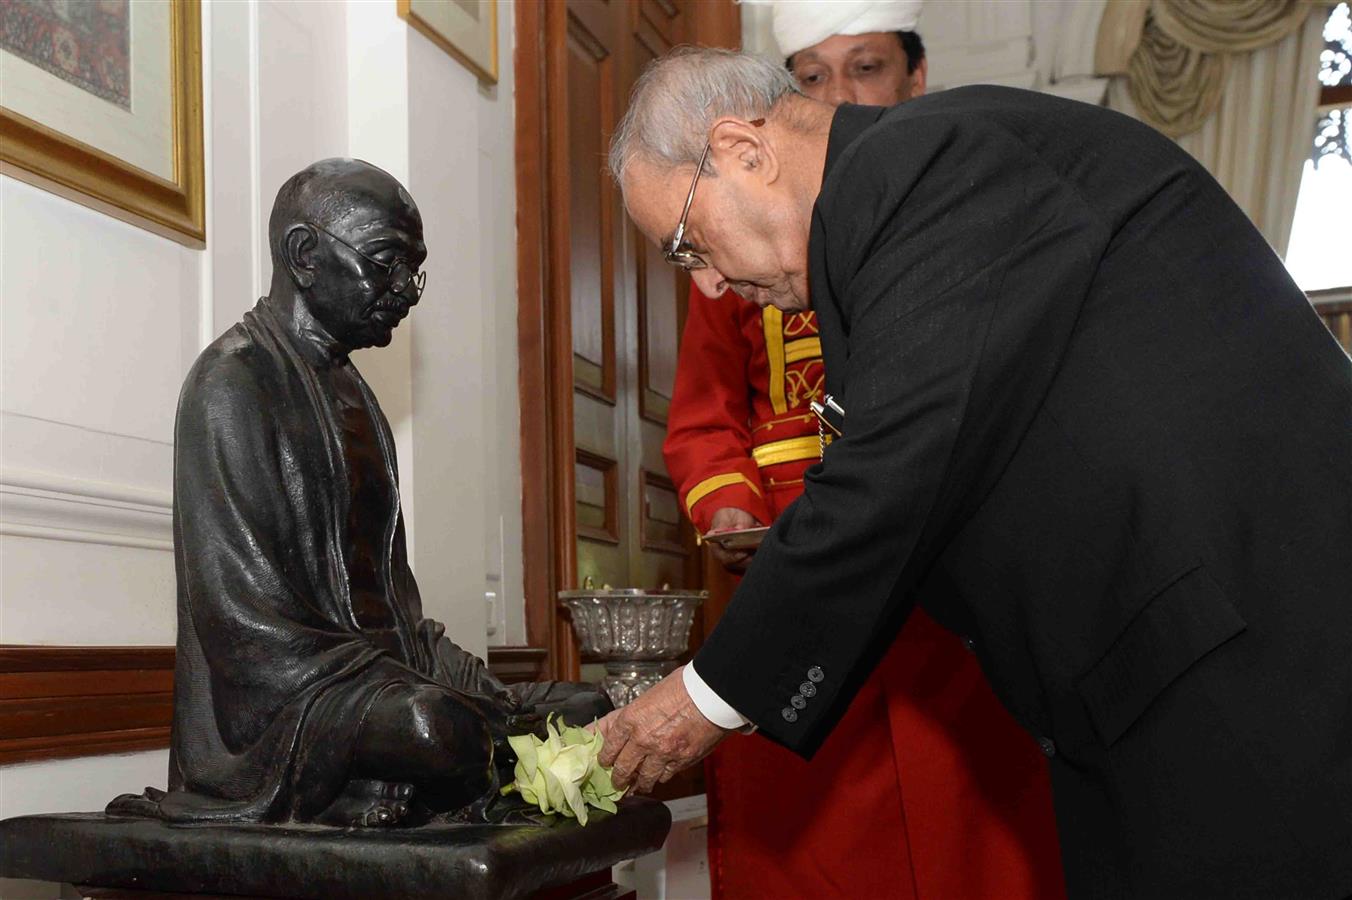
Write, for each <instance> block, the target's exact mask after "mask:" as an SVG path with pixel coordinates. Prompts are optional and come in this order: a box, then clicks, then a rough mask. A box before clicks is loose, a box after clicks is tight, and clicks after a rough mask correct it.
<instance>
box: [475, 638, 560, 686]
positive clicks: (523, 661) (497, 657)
mask: <svg viewBox="0 0 1352 900" xmlns="http://www.w3.org/2000/svg"><path fill="white" fill-rule="evenodd" d="M548 665H549V650H548V648H546V647H489V648H488V671H490V672H492V673H493V674H494V676H496V677H497V679H498V680H499V681H503V682H506V683H507V684H514V683H516V682H518V681H546V680H548V678H549V675H548V673H547V672H546V667H547V666H548Z"/></svg>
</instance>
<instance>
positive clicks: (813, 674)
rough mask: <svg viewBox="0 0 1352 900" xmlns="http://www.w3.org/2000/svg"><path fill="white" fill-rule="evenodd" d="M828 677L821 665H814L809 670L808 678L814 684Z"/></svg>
mask: <svg viewBox="0 0 1352 900" xmlns="http://www.w3.org/2000/svg"><path fill="white" fill-rule="evenodd" d="M825 678H826V673H824V672H823V671H822V667H821V666H813V667H812V668H810V669H808V670H807V680H808V681H810V682H812V683H813V684H821V683H822V681H823V680H824V679H825Z"/></svg>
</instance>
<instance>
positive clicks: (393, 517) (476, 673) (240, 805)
mask: <svg viewBox="0 0 1352 900" xmlns="http://www.w3.org/2000/svg"><path fill="white" fill-rule="evenodd" d="M312 337H313V338H314V339H313V340H312V339H311V338H312ZM338 377H341V378H343V379H345V381H344V383H345V384H347V385H349V386H353V385H355V387H356V392H355V395H356V396H359V397H360V398H361V400H363V401H364V404H362V405H364V406H365V408H366V410H368V411H369V413H370V422H371V425H372V427H371V428H370V429H368V434H369V436H370V437H372V438H373V439H374V440H375V442H376V443H378V448H376V449H375V452H372V448H371V447H369V446H367V447H362V448H359V449H360V450H361V451H362V452H360V453H355V454H354V453H353V452H351V451H352V450H353V448H352V447H351V430H350V428H349V430H348V433H347V441H348V444H347V446H345V444H344V440H345V434H344V427H343V421H342V416H343V410H342V409H340V408H339V406H340V401H339V399H338V397H336V396H335V395H334V393H333V391H332V389H331V387H332V384H333V380H334V379H335V378H338ZM347 412H348V414H349V415H350V414H351V408H349V409H348V410H347ZM362 458H364V459H365V461H366V465H367V466H368V467H369V466H370V465H371V460H375V461H376V465H377V466H379V467H381V468H383V470H384V471H383V473H379V474H381V476H382V478H381V480H382V481H384V482H385V483H386V484H387V489H386V490H385V494H384V496H385V499H386V502H385V503H382V504H379V506H380V507H381V508H379V509H366V508H363V509H362V510H361V511H360V512H361V515H362V516H365V517H368V518H366V519H364V520H362V521H363V527H361V528H353V527H352V526H351V522H350V519H349V514H350V512H351V510H350V509H349V505H350V504H351V503H352V502H353V500H352V498H353V497H354V496H358V497H359V500H360V501H363V502H364V501H366V500H369V497H370V494H369V492H367V491H366V490H365V489H364V488H363V489H362V490H361V491H357V492H354V491H353V489H352V484H353V482H352V481H351V476H352V474H353V473H351V472H349V471H348V469H349V466H354V465H357V464H359V463H360V461H361V459H362ZM357 474H358V478H359V479H360V478H361V477H363V476H362V473H360V472H358V473H357ZM368 474H369V473H368ZM397 485H398V475H397V471H396V466H395V451H394V442H393V438H392V436H391V433H390V429H389V425H388V423H387V422H386V420H385V418H384V416H383V415H382V414H381V412H380V410H379V407H378V405H377V404H376V401H375V398H374V396H373V395H372V394H371V392H370V389H369V388H368V387H367V386H366V384H365V382H364V381H362V379H361V377H360V375H358V374H357V372H356V370H355V368H353V367H352V366H351V363H350V362H348V361H347V359H346V358H345V357H340V356H333V355H331V354H330V353H329V352H327V351H326V350H325V348H324V342H323V340H322V338H320V337H319V336H308V335H307V336H305V337H298V336H296V335H294V334H293V333H291V332H290V331H289V330H288V329H287V327H286V325H284V324H283V322H282V321H281V320H280V318H279V317H278V316H277V315H276V314H275V313H274V311H273V310H272V309H271V308H270V306H269V302H268V301H267V300H266V299H265V300H262V301H260V302H259V303H258V305H257V306H256V307H255V308H254V310H253V311H252V312H249V313H247V314H246V315H245V316H244V319H243V321H242V322H240V323H239V324H238V325H236V326H235V327H234V328H232V329H230V330H229V331H227V332H226V333H225V334H223V335H222V336H221V337H220V338H219V339H217V340H216V341H215V342H214V343H213V344H212V345H211V346H210V347H208V348H207V349H206V350H205V351H204V352H203V353H202V355H201V357H200V358H199V359H198V360H197V363H196V364H195V365H194V366H193V368H192V371H191V372H190V373H189V375H188V378H187V381H186V382H185V384H184V387H183V392H182V395H181V397H180V400H179V407H178V419H177V423H176V426H175V464H174V551H175V563H176V566H177V575H178V658H177V667H176V671H175V682H174V723H173V742H172V747H173V749H172V754H171V759H170V774H169V793H168V794H167V795H164V796H162V797H153V798H152V799H157V800H158V803H157V808H156V809H155V810H154V812H155V814H157V815H159V816H161V817H163V818H165V819H169V820H177V821H249V822H282V821H308V820H312V819H314V818H315V817H316V816H317V815H319V814H320V813H321V812H322V811H323V810H324V809H325V808H326V807H327V806H328V805H329V803H331V802H332V801H333V799H334V798H335V797H336V796H337V795H339V794H340V793H341V792H342V791H343V789H344V787H345V786H346V784H347V781H348V779H349V777H350V775H349V772H350V769H351V767H352V762H353V760H352V755H353V752H354V747H355V746H356V744H357V737H358V734H359V731H360V728H361V725H362V721H363V718H364V717H365V715H366V714H367V711H368V710H369V709H370V708H371V707H372V704H373V703H375V702H376V700H377V698H379V697H380V696H381V693H382V692H383V691H386V690H387V689H390V688H392V687H395V686H400V685H409V684H412V685H420V684H433V685H438V686H441V687H443V688H445V689H448V690H452V691H455V692H457V693H460V694H461V695H462V696H463V697H464V700H465V702H466V704H467V705H469V706H471V707H474V708H482V709H486V710H487V709H491V710H493V711H494V712H495V713H498V712H502V711H510V710H513V709H516V708H517V707H518V706H519V705H520V704H519V701H518V700H517V699H516V698H515V697H513V696H512V695H511V694H510V693H509V692H508V691H507V690H506V689H505V688H504V687H503V685H502V684H501V683H499V682H498V681H497V680H496V679H494V678H493V677H492V676H491V675H490V674H489V673H488V671H487V668H486V666H485V665H484V663H483V662H482V661H481V660H479V659H478V658H477V657H475V656H473V655H472V654H470V653H467V652H466V651H464V650H461V649H460V648H459V647H457V646H455V645H454V644H453V643H451V642H450V641H449V640H448V639H447V638H446V637H445V636H444V635H443V626H442V625H441V624H439V623H437V622H435V621H432V620H430V619H425V618H423V614H422V602H421V600H420V598H419V594H418V587H417V584H416V583H415V582H414V578H413V573H412V572H411V571H410V569H409V566H408V558H407V551H406V548H405V539H404V526H403V520H402V515H401V513H400V508H399V502H398V488H397ZM376 496H381V494H380V493H379V492H377V494H376ZM372 516H379V518H377V519H375V520H374V521H373V520H372V519H371V518H369V517H372ZM354 519H356V517H354ZM354 532H359V533H354ZM354 542H355V543H354ZM361 557H365V560H364V568H365V575H366V579H365V580H366V582H367V585H368V587H367V589H364V590H362V591H361V598H360V603H354V599H353V594H354V592H353V590H352V588H351V582H352V579H351V578H350V574H349V562H348V561H349V560H352V559H354V558H361ZM373 578H374V582H373V581H372V579H373ZM372 583H374V584H375V590H371V589H370V585H371V584H372ZM155 793H156V794H157V793H158V792H155Z"/></svg>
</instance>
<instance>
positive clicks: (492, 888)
mask: <svg viewBox="0 0 1352 900" xmlns="http://www.w3.org/2000/svg"><path fill="white" fill-rule="evenodd" d="M670 827H671V813H670V812H669V811H668V810H667V808H666V806H664V805H663V804H661V803H658V802H657V801H654V800H647V799H643V798H630V799H627V800H625V801H623V802H622V803H621V804H620V811H619V813H618V814H616V815H613V816H612V815H607V814H605V813H599V812H598V813H595V814H594V816H593V817H592V818H591V819H590V821H589V824H588V825H587V826H586V827H585V828H583V827H581V826H579V825H578V824H577V823H576V822H573V821H571V820H560V821H557V822H555V823H554V824H552V825H548V826H533V825H425V826H422V827H420V828H408V829H388V830H384V829H337V828H323V827H318V826H278V825H168V824H165V823H164V822H159V821H154V820H148V819H128V818H113V817H110V816H106V815H103V814H102V813H65V814H59V815H44V816H22V817H19V818H14V819H6V820H5V821H3V822H0V877H5V878H31V879H36V880H40V881H59V882H65V883H70V884H78V885H82V886H87V887H91V888H93V887H97V888H103V889H109V888H122V889H130V890H133V891H148V892H158V893H160V894H189V895H202V894H206V895H213V894H215V895H227V896H234V897H241V896H242V897H259V898H270V900H379V898H389V900H402V898H408V900H430V898H465V900H479V898H483V900H499V898H512V897H531V896H536V895H543V896H545V897H549V898H558V900H563V898H566V897H570V896H580V895H581V894H584V893H585V894H586V896H588V897H591V896H601V897H605V896H608V895H607V893H605V892H604V887H605V885H608V884H609V883H610V879H609V869H610V867H611V866H613V865H614V864H615V863H617V862H620V861H621V860H625V859H631V858H633V857H636V856H642V855H643V854H645V853H649V852H651V851H653V850H657V849H658V848H660V847H661V846H662V842H663V841H664V840H666V836H667V831H668V830H669V829H670ZM570 886H575V888H576V889H575V890H571V889H570ZM91 893H93V892H92V891H91ZM104 896H118V895H117V894H108V893H104ZM122 896H128V897H134V896H137V895H135V894H124V895H122Z"/></svg>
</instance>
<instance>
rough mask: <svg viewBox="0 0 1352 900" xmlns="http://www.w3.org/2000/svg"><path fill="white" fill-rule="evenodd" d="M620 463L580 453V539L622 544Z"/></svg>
mask: <svg viewBox="0 0 1352 900" xmlns="http://www.w3.org/2000/svg"><path fill="white" fill-rule="evenodd" d="M617 469H618V464H617V462H616V461H615V460H613V459H611V458H609V457H607V456H602V455H601V454H599V453H592V452H591V451H590V450H583V449H582V448H580V447H579V448H578V450H577V462H576V463H575V465H574V467H573V471H574V477H575V484H574V487H573V491H574V496H575V497H576V499H577V502H576V516H577V536H578V537H579V538H585V539H587V540H591V541H602V542H604V543H607V544H618V543H619V542H620V529H619V509H620V502H619V494H618V493H617V492H618V490H619V484H618V480H617V479H618V473H617Z"/></svg>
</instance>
